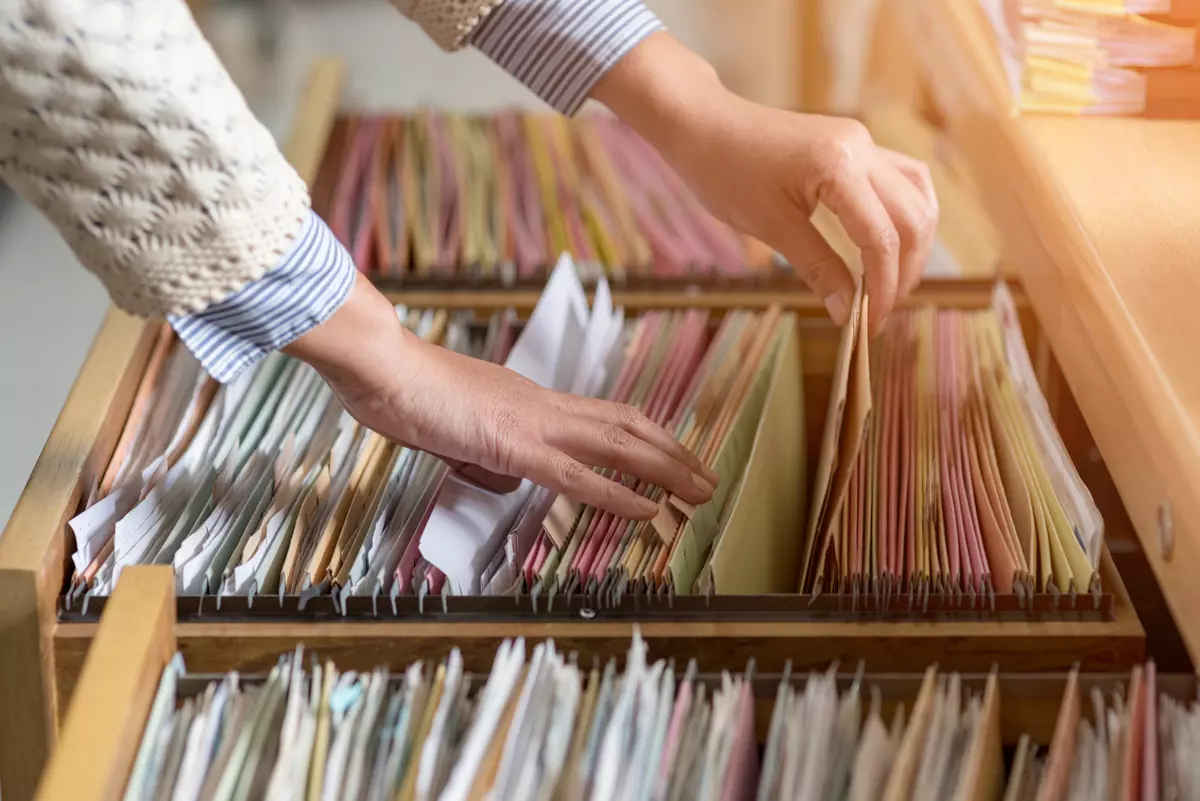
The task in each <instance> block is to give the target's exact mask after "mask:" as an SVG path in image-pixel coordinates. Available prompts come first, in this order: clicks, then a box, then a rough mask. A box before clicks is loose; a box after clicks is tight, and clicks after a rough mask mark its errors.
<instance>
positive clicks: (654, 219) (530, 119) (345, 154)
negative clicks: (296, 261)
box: [316, 111, 780, 282]
mask: <svg viewBox="0 0 1200 801" xmlns="http://www.w3.org/2000/svg"><path fill="white" fill-rule="evenodd" d="M340 130H341V131H342V135H341V136H340V137H335V144H334V146H333V147H331V148H330V152H329V155H328V156H327V162H326V165H325V166H324V168H323V173H324V174H326V175H332V176H333V178H332V180H326V181H323V182H322V183H323V184H324V185H326V186H328V187H329V188H328V191H326V192H325V193H324V194H325V195H326V197H322V193H321V192H318V193H317V197H316V205H317V208H318V210H319V211H321V212H322V213H323V214H325V215H326V217H327V219H328V220H329V223H330V227H331V229H332V230H333V232H334V233H335V234H336V235H337V236H338V238H339V239H340V240H341V241H342V242H343V243H344V244H345V245H346V247H347V248H349V249H350V251H351V252H352V253H353V255H354V259H355V262H356V263H357V264H358V266H359V269H361V270H362V271H364V272H366V273H367V274H369V275H371V276H373V277H377V278H381V279H393V280H403V281H422V280H439V281H450V282H455V281H476V280H482V281H488V280H495V281H502V282H511V281H514V280H530V279H542V278H544V277H545V275H546V273H547V272H548V270H549V267H550V266H552V265H553V263H554V260H555V258H556V257H557V255H558V254H560V253H570V254H571V255H572V256H573V257H574V259H575V260H576V262H577V263H578V265H579V267H580V269H581V270H582V271H583V272H584V274H585V277H587V278H589V279H594V278H595V277H597V276H600V275H606V276H608V277H609V278H610V279H613V280H625V279H631V278H645V279H650V280H664V279H692V278H698V277H705V276H722V277H728V278H752V277H755V276H764V275H767V274H769V273H771V272H773V271H778V270H779V269H780V264H779V263H778V262H777V261H776V259H775V256H774V254H773V253H772V251H771V250H770V249H769V248H767V247H765V246H764V245H762V244H760V243H758V242H755V241H753V240H751V239H749V238H747V237H745V236H742V235H741V234H738V233H736V232H734V231H733V230H732V229H731V228H729V227H728V226H727V225H725V224H723V223H721V222H718V221H717V220H716V219H715V218H714V217H712V216H711V215H710V214H709V213H708V212H707V211H705V209H704V208H703V207H702V206H701V205H700V202H699V201H698V200H697V199H696V198H695V197H694V196H693V195H692V194H691V192H690V191H689V190H688V189H687V188H686V187H685V186H684V184H683V182H682V181H681V180H680V179H679V177H678V176H677V175H676V174H675V173H674V172H673V171H672V170H671V169H670V168H669V167H668V166H667V165H666V163H665V162H664V161H663V160H662V158H661V157H660V156H659V155H658V154H657V153H656V152H655V151H654V150H653V148H651V147H650V145H648V144H647V143H646V142H645V141H643V140H642V139H641V138H640V137H638V136H637V135H636V134H635V133H633V132H632V131H631V130H630V129H628V128H626V127H625V126H624V125H622V124H621V123H619V122H618V121H617V120H616V119H614V118H612V117H610V116H608V115H602V114H594V115H588V116H584V117H582V118H580V119H577V120H566V119H564V118H563V117H561V116H558V115H550V114H531V113H518V112H505V113H500V114H496V115H489V116H467V115H465V114H456V113H447V112H434V111H422V112H418V113H416V114H413V115H410V116H361V117H351V118H349V119H348V120H347V121H346V123H345V125H344V126H343V127H342V128H341V129H340Z"/></svg>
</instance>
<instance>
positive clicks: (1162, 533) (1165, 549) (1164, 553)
mask: <svg viewBox="0 0 1200 801" xmlns="http://www.w3.org/2000/svg"><path fill="white" fill-rule="evenodd" d="M1174 549H1175V528H1174V523H1173V521H1172V519H1171V502H1170V501H1163V502H1162V503H1160V504H1159V505H1158V555H1159V556H1161V557H1162V560H1163V561H1164V562H1169V561H1171V552H1172V551H1173V550H1174Z"/></svg>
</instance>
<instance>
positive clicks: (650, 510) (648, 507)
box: [637, 498, 658, 520]
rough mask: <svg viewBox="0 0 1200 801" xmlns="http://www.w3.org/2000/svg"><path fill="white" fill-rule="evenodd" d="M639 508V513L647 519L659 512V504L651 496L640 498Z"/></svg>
mask: <svg viewBox="0 0 1200 801" xmlns="http://www.w3.org/2000/svg"><path fill="white" fill-rule="evenodd" d="M637 508H638V514H639V515H640V516H641V517H644V518H646V519H647V520H649V519H650V518H652V517H654V515H655V514H657V513H658V504H656V503H655V502H654V501H652V500H650V499H649V498H638V502H637Z"/></svg>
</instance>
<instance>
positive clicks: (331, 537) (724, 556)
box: [66, 258, 1103, 614]
mask: <svg viewBox="0 0 1200 801" xmlns="http://www.w3.org/2000/svg"><path fill="white" fill-rule="evenodd" d="M867 302H868V301H867V299H866V298H865V297H864V296H862V295H861V294H860V296H859V298H858V301H857V302H856V305H855V308H854V315H853V319H852V321H851V323H850V324H849V325H847V326H846V327H845V328H844V329H843V330H842V331H841V332H840V334H837V333H835V332H834V330H833V329H832V328H830V327H829V324H828V323H826V322H824V321H817V320H807V321H801V320H798V319H797V317H796V316H795V314H793V313H787V312H783V311H781V310H780V309H779V308H769V309H766V310H761V311H750V310H733V311H729V312H727V313H725V314H723V315H717V314H714V313H712V312H709V311H704V310H698V309H690V310H689V309H682V310H673V311H649V312H645V313H642V314H639V315H637V316H634V317H630V318H626V317H625V315H624V314H623V312H622V310H621V309H620V308H619V307H616V306H614V304H613V301H612V295H611V294H610V293H609V292H608V290H607V286H606V285H605V284H604V283H603V282H601V284H600V286H599V288H598V291H597V293H596V295H595V298H594V301H593V302H592V303H591V304H590V305H589V302H588V298H587V295H586V294H585V292H584V290H583V287H582V285H581V284H580V281H579V278H578V274H577V271H576V270H575V269H574V267H573V265H572V264H571V262H570V260H569V259H566V258H564V259H563V260H562V262H561V263H560V265H559V267H558V268H557V269H556V270H555V272H554V274H553V275H552V276H551V278H550V280H549V282H548V284H547V287H546V290H545V292H544V294H543V295H542V298H541V300H540V301H539V303H538V304H537V307H536V308H535V309H534V311H533V312H532V314H531V315H530V316H529V318H528V319H527V320H525V321H519V320H518V319H516V317H515V315H514V314H513V313H512V312H497V313H495V314H493V315H491V316H490V317H482V318H481V317H477V316H474V315H473V314H470V313H451V312H447V311H444V310H442V311H439V310H428V309H426V310H419V309H406V308H399V309H398V310H397V313H398V314H399V315H400V317H401V318H402V319H403V320H404V321H405V323H406V324H407V325H408V326H409V327H410V328H411V329H412V330H413V331H415V332H416V333H417V334H418V335H420V336H421V337H423V338H424V339H426V340H428V341H431V342H437V343H440V344H441V345H443V346H445V347H447V348H450V349H452V350H455V351H458V352H462V353H466V354H469V355H472V356H475V357H477V358H481V359H486V360H488V361H491V362H494V363H497V364H503V365H505V366H507V367H509V368H510V369H513V370H514V371H516V372H518V373H520V374H521V375H523V376H525V377H526V378H528V379H530V380H532V381H535V382H537V383H539V384H541V385H543V386H546V387H550V388H553V389H556V390H562V391H568V392H573V393H576V394H581V395H591V396H598V397H604V398H609V399H612V400H614V401H619V402H621V403H626V404H629V405H631V406H634V407H636V408H637V409H639V410H641V411H642V412H643V413H645V414H646V415H647V416H648V417H649V418H651V419H652V420H654V421H655V422H657V423H659V424H660V425H662V426H664V427H665V428H666V429H667V430H668V431H670V432H671V433H672V434H673V435H674V436H676V437H677V438H678V439H679V440H680V441H681V442H683V443H685V444H686V445H687V446H688V447H689V448H691V449H692V450H693V451H695V452H696V453H697V454H698V455H699V456H700V458H701V459H702V460H703V461H704V462H705V463H706V464H707V465H709V466H710V467H712V468H713V469H714V470H715V471H716V473H717V474H718V475H719V477H720V483H719V487H718V490H717V492H716V494H715V496H714V497H713V498H712V499H711V500H710V501H709V502H708V503H706V504H704V505H702V506H699V507H694V506H691V505H689V504H688V503H687V502H685V501H684V500H683V499H680V498H676V497H672V496H669V495H668V494H666V493H664V492H663V491H662V490H661V489H660V488H658V487H655V486H650V485H647V484H645V483H637V482H635V481H634V480H633V479H632V478H630V477H622V476H619V475H615V474H613V473H612V472H609V473H606V475H607V476H608V477H610V478H612V479H614V480H623V481H625V483H626V485H627V486H630V487H634V488H635V489H636V491H637V492H639V493H640V494H642V495H644V496H646V497H648V498H650V499H652V500H653V501H655V502H656V503H657V504H658V508H659V512H658V514H657V516H656V517H655V519H654V520H652V521H649V522H633V521H627V520H624V519H619V518H616V517H614V516H613V515H611V514H609V513H601V512H599V511H597V510H596V509H594V508H591V507H587V506H581V505H580V504H577V503H573V502H571V501H570V500H568V499H567V498H564V497H557V496H555V495H554V494H553V493H551V492H550V491H548V490H546V489H544V488H541V487H538V486H535V485H533V484H531V483H530V482H528V481H526V482H524V483H523V484H522V485H521V486H520V487H519V489H517V490H516V491H515V492H512V493H508V494H498V493H494V492H491V491H489V490H486V489H484V488H482V487H479V486H477V485H475V484H472V483H470V482H468V481H467V480H465V479H464V478H462V477H461V476H460V475H459V474H458V473H455V472H451V471H449V469H448V468H447V467H446V466H445V464H444V463H443V462H441V461H440V460H438V459H437V458H435V457H433V456H431V455H428V454H425V453H422V452H419V451H414V450H410V449H407V448H404V447H401V446H398V445H396V444H394V443H391V442H389V441H387V440H385V439H384V438H382V437H380V436H379V435H377V434H375V433H373V432H372V431H370V430H367V429H365V428H364V427H362V426H360V425H358V424H357V423H356V422H355V421H354V420H353V419H352V418H351V417H350V416H349V415H348V414H347V413H346V412H345V411H344V410H343V409H342V407H341V406H340V404H339V403H338V401H337V399H336V398H335V397H334V395H333V394H332V392H331V391H330V390H329V388H328V387H327V386H326V385H325V384H324V383H323V382H322V380H321V379H320V377H319V376H318V375H317V374H316V373H315V372H314V371H313V370H311V369H310V368H309V367H307V366H306V365H304V364H302V363H300V362H298V361H294V360H291V359H289V358H288V357H285V356H282V355H274V356H271V357H269V358H267V359H266V360H265V361H263V362H262V363H261V364H260V365H258V366H257V367H255V368H254V369H252V370H249V371H248V372H247V373H246V374H245V375H244V376H242V377H241V378H239V379H238V380H237V381H236V382H234V383H232V384H230V385H227V386H222V387H218V386H217V385H216V384H215V383H214V382H213V381H211V380H210V379H208V378H207V377H206V376H205V375H204V374H203V372H202V371H201V369H200V367H199V365H198V364H197V362H196V361H195V359H194V358H193V357H192V356H191V355H190V354H189V352H188V351H187V350H186V348H184V347H182V346H181V345H180V344H179V343H178V342H176V341H175V340H174V339H173V337H172V335H171V334H170V332H169V330H167V329H165V328H164V330H163V332H162V334H161V335H160V337H159V339H158V341H157V344H156V346H155V349H154V352H153V354H152V356H151V359H150V362H149V365H148V367H147V368H146V370H145V373H144V376H143V379H142V383H141V385H140V387H139V389H138V392H137V395H136V397H135V400H134V402H133V405H132V409H131V412H130V414H129V417H128V419H127V421H126V423H125V427H124V430H123V433H122V435H121V437H120V439H119V442H118V444H117V446H116V448H115V451H114V453H113V455H112V457H111V460H110V462H109V463H108V465H107V467H106V469H105V470H104V471H103V473H102V474H101V475H98V476H97V477H96V480H95V481H94V482H93V484H92V486H91V488H90V492H89V493H88V494H87V499H86V503H85V508H83V509H82V511H80V512H79V513H78V514H77V515H76V516H75V517H74V518H73V519H72V520H71V521H70V528H71V530H72V532H73V534H74V542H75V550H74V553H73V554H72V563H71V575H70V576H69V580H68V590H67V593H68V595H67V598H66V604H67V605H68V606H72V605H75V604H77V603H79V602H81V601H82V602H85V603H86V602H87V601H88V599H90V598H91V597H94V596H107V595H108V594H110V593H111V591H112V589H113V587H114V586H115V584H116V580H117V578H118V576H119V575H120V572H121V571H122V570H123V569H124V568H125V567H128V566H130V565H137V564H169V565H172V566H173V568H174V571H175V575H176V582H177V589H178V593H179V594H180V595H182V596H202V597H207V596H217V598H218V599H220V598H226V599H228V598H231V597H237V598H244V599H249V602H250V603H251V604H253V599H255V598H260V597H263V596H273V597H277V598H279V599H280V602H282V601H283V599H285V598H290V599H294V600H295V602H296V603H300V608H301V609H303V602H307V601H308V600H311V599H314V598H325V599H327V600H326V601H324V602H323V603H332V604H333V605H334V607H335V608H338V609H339V610H340V611H341V612H342V613H343V614H344V613H345V610H346V608H347V604H348V603H349V602H351V600H352V599H354V598H362V599H369V602H370V603H371V605H372V607H371V608H372V609H373V610H374V611H375V613H376V614H378V613H379V609H380V608H386V607H387V602H388V600H389V599H390V600H391V606H392V610H393V613H394V612H395V609H396V603H397V600H398V599H401V598H405V597H413V596H417V597H419V598H421V599H425V598H427V597H430V596H433V597H437V596H441V597H442V598H443V599H444V598H446V597H450V596H471V597H481V596H482V597H487V596H492V597H498V598H499V597H508V598H511V597H513V596H516V597H517V598H522V597H524V598H534V599H535V600H536V599H537V598H543V599H544V598H556V597H564V596H566V597H575V598H580V597H583V598H591V599H601V600H603V599H609V600H610V601H612V600H614V599H616V598H618V597H623V598H630V597H642V598H647V597H649V598H653V597H657V598H663V597H671V598H674V597H676V596H687V595H693V594H694V595H698V596H702V597H713V596H722V595H755V596H761V595H777V594H783V595H796V594H800V595H804V596H807V597H808V598H809V599H810V600H811V601H813V602H815V601H816V600H817V599H823V600H829V599H830V598H842V597H852V598H854V599H855V603H858V602H859V601H860V600H861V601H862V602H863V603H865V602H867V601H870V602H871V603H873V604H875V605H878V604H883V603H887V602H888V601H889V600H891V601H898V600H900V599H907V600H906V601H905V602H906V603H907V604H908V605H909V606H911V605H912V604H913V603H914V599H915V601H917V602H920V603H922V604H925V605H927V604H928V602H929V599H930V598H931V597H933V598H954V599H958V600H959V601H963V599H969V601H970V603H971V604H972V605H979V606H981V607H991V608H993V609H994V608H995V607H996V604H997V602H998V601H999V602H1000V603H1001V605H1003V604H1004V603H1008V604H1009V607H1015V606H1026V605H1027V604H1029V603H1032V599H1034V598H1035V597H1040V596H1046V595H1047V594H1049V595H1052V596H1054V597H1055V599H1056V600H1057V598H1058V597H1059V596H1071V597H1072V599H1074V598H1075V597H1077V596H1086V595H1087V594H1088V593H1092V594H1093V595H1097V594H1098V593H1100V587H1099V573H1098V568H1099V565H1100V559H1101V552H1102V543H1103V521H1102V520H1101V518H1100V515H1099V513H1098V512H1097V510H1096V506H1095V504H1094V503H1093V501H1092V498H1091V496H1090V494H1089V493H1088V491H1087V489H1086V487H1085V486H1084V485H1083V483H1082V481H1081V480H1080V478H1079V476H1078V474H1077V473H1076V471H1075V469H1074V467H1073V466H1072V464H1071V460H1070V458H1069V456H1068V454H1067V452H1066V449H1065V447H1064V445H1063V442H1062V440H1061V439H1060V437H1059V434H1058V432H1057V430H1056V428H1055V423H1054V421H1053V419H1052V416H1051V413H1050V411H1049V408H1048V406H1047V403H1046V401H1045V398H1044V397H1043V395H1042V392H1041V389H1040V388H1039V385H1038V382H1037V379H1036V376H1035V373H1034V370H1033V368H1032V365H1031V362H1030V358H1029V355H1028V352H1027V350H1026V344H1025V341H1024V339H1023V336H1022V332H1021V328H1020V325H1019V323H1018V317H1017V312H1016V309H1015V306H1014V303H1013V300H1012V297H1011V296H1010V295H1009V293H1008V291H1007V289H1006V288H1005V287H1004V285H1003V284H998V285H997V286H996V289H995V291H994V293H993V303H992V306H991V307H990V308H984V309H977V310H973V311H967V310H960V309H953V308H935V307H932V306H930V307H925V308H918V309H909V310H905V311H902V312H899V313H897V314H896V315H894V318H893V319H892V320H891V321H890V322H889V324H888V326H887V328H886V329H885V331H884V333H883V334H882V335H881V336H880V337H877V338H875V339H873V340H872V339H869V338H868V336H867V334H866V317H867V315H866V304H867ZM822 326H824V328H822ZM822 332H824V336H826V337H827V340H826V341H827V344H828V347H827V348H826V350H825V351H823V352H822V353H823V356H824V361H825V362H826V363H827V364H826V367H825V369H826V370H828V371H829V372H824V373H820V372H814V371H816V370H818V367H817V365H813V366H812V367H813V369H812V370H803V369H802V365H801V353H802V350H804V347H803V346H804V345H805V343H806V342H809V337H820V336H822V335H823V334H822ZM812 352H813V353H816V352H817V349H816V348H813V350H812ZM814 359H815V357H814ZM829 364H831V365H832V367H831V368H830V367H829ZM830 373H831V375H830ZM826 387H828V395H827V396H826V395H825V392H826ZM806 398H807V399H808V402H807V404H806ZM806 406H808V408H806ZM806 440H813V443H812V444H813V447H812V448H810V447H809V446H808V444H807V442H806ZM328 599H332V600H331V601H330V600H328ZM364 602H365V601H364ZM318 603H322V602H318ZM75 608H78V607H77V606H76V607H75Z"/></svg>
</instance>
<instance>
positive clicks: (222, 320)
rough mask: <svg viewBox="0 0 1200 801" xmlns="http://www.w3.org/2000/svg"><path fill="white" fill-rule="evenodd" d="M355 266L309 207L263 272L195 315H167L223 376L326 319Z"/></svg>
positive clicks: (213, 373) (204, 360)
mask: <svg viewBox="0 0 1200 801" xmlns="http://www.w3.org/2000/svg"><path fill="white" fill-rule="evenodd" d="M356 272H357V271H356V269H355V267H354V261H353V259H351V258H350V254H349V253H347V252H346V249H345V248H344V247H342V245H341V243H340V242H338V241H337V239H335V238H334V236H333V233H332V232H331V231H330V230H329V227H328V226H326V225H325V222H324V221H323V220H322V219H321V218H320V217H318V216H317V215H316V213H315V212H312V211H310V212H309V215H308V219H307V220H306V221H305V223H304V227H303V228H301V229H300V233H299V234H297V235H296V238H295V240H293V242H292V244H291V247H290V248H288V251H287V252H286V253H285V254H284V255H283V258H282V259H281V260H280V262H279V264H277V265H276V266H275V267H273V268H272V269H271V270H270V271H269V272H267V274H266V275H264V276H263V277H262V278H260V279H258V280H257V281H255V282H253V283H252V284H249V285H248V286H246V287H243V288H242V289H240V290H239V291H237V292H235V293H234V294H233V295H230V296H229V297H227V298H225V299H224V300H222V301H221V302H220V303H215V304H213V305H212V306H209V307H208V308H207V309H204V310H203V311H201V312H198V313H197V314H191V315H186V316H171V317H169V318H168V319H169V320H170V322H171V326H172V327H173V328H174V329H175V333H177V334H178V335H179V338H180V339H181V340H182V341H183V343H184V344H185V345H186V346H187V347H188V349H189V350H191V351H192V353H194V354H195V355H196V358H197V359H199V360H200V363H201V364H202V365H203V366H204V369H205V370H207V371H208V373H209V374H210V375H211V376H212V377H213V378H215V379H217V380H218V381H221V382H223V383H224V382H228V381H232V380H233V379H234V378H236V377H237V375H238V374H239V373H241V372H242V370H245V369H246V368H247V367H249V366H250V365H252V364H254V363H255V362H257V361H259V360H260V359H262V358H263V357H264V356H266V355H267V354H269V353H271V352H272V351H275V350H279V349H280V348H283V347H285V346H286V345H288V344H290V343H291V342H293V341H294V340H296V339H297V338H298V337H300V336H302V335H304V334H305V333H307V332H308V331H310V330H312V329H313V328H316V327H317V326H318V325H320V324H321V323H323V322H325V321H326V320H328V319H329V317H330V316H331V315H332V314H333V313H334V312H335V311H337V309H338V308H339V307H340V306H341V305H342V303H343V301H345V300H346V297H347V296H348V295H349V294H350V289H351V288H352V287H353V286H354V279H355V274H356Z"/></svg>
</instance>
